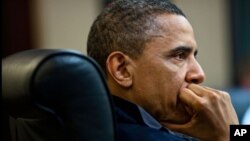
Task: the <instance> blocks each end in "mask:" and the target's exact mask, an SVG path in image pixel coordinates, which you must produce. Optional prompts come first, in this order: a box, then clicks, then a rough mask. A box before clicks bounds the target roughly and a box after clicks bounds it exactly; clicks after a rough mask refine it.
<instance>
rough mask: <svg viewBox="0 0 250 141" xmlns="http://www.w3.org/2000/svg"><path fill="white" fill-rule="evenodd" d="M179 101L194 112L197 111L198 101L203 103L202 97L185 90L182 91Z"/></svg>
mask: <svg viewBox="0 0 250 141" xmlns="http://www.w3.org/2000/svg"><path fill="white" fill-rule="evenodd" d="M179 99H180V101H181V102H183V103H184V104H186V105H187V106H189V107H190V108H192V109H193V110H195V111H196V110H197V109H198V107H197V104H196V103H198V101H201V97H199V96H197V95H196V94H195V93H194V92H193V91H191V90H189V89H187V88H183V89H181V91H180V95H179Z"/></svg>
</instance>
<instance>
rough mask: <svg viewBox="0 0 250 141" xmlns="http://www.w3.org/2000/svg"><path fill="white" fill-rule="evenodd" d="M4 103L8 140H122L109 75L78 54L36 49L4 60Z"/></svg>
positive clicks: (59, 50)
mask: <svg viewBox="0 0 250 141" xmlns="http://www.w3.org/2000/svg"><path fill="white" fill-rule="evenodd" d="M2 101H3V110H4V113H5V116H4V117H5V118H4V119H5V121H3V123H4V124H5V129H4V131H3V132H4V133H3V134H5V135H6V134H7V135H8V133H7V132H6V131H8V128H9V130H10V132H9V135H10V137H5V138H4V139H5V140H13V141H64V140H66V141H115V140H116V132H115V131H116V130H115V121H114V120H115V118H114V112H113V109H112V100H111V96H110V95H109V91H108V88H107V86H106V83H105V79H104V77H103V74H102V72H101V70H100V69H99V67H98V65H97V64H96V63H95V62H94V61H93V60H92V59H90V58H88V57H86V56H85V55H82V54H81V53H79V52H77V51H73V50H64V49H33V50H27V51H23V52H20V53H16V54H14V55H11V56H9V57H7V58H5V59H3V60H2ZM6 120H8V121H6Z"/></svg>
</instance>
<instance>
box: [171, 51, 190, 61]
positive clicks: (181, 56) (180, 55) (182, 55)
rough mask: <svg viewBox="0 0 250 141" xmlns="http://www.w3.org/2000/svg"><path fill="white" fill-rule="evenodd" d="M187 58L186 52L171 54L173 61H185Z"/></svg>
mask: <svg viewBox="0 0 250 141" xmlns="http://www.w3.org/2000/svg"><path fill="white" fill-rule="evenodd" d="M187 56H188V53H187V52H183V51H180V52H177V53H175V54H173V56H172V57H174V59H176V60H180V61H181V60H185V59H186V58H187Z"/></svg>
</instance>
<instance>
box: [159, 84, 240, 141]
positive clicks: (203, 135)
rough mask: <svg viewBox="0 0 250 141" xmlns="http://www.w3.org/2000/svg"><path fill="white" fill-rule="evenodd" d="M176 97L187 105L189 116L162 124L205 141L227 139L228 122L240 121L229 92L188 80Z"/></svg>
mask: <svg viewBox="0 0 250 141" xmlns="http://www.w3.org/2000/svg"><path fill="white" fill-rule="evenodd" d="M179 99H180V101H181V102H183V103H184V104H185V105H187V109H188V111H189V113H191V114H192V118H191V120H190V121H189V122H187V123H185V124H173V123H162V124H163V126H165V127H167V128H169V129H171V130H173V131H177V132H180V133H184V134H187V135H190V136H193V137H196V138H198V139H201V140H204V141H229V137H230V135H229V132H230V131H229V125H230V124H239V121H238V118H237V115H236V112H235V110H234V107H233V105H232V103H231V99H230V96H229V94H228V93H226V92H223V91H219V90H215V89H212V88H208V87H203V86H199V85H196V84H190V85H189V86H188V87H187V88H183V89H182V90H181V92H180V95H179ZM190 109H191V110H190Z"/></svg>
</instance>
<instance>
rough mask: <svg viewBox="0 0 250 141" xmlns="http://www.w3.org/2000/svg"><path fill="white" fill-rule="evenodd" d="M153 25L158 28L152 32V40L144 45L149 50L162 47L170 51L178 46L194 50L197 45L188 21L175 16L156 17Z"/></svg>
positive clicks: (163, 15)
mask: <svg viewBox="0 0 250 141" xmlns="http://www.w3.org/2000/svg"><path fill="white" fill-rule="evenodd" d="M154 22H155V24H157V27H158V28H159V29H158V30H157V31H156V32H152V33H151V35H152V40H151V41H150V42H149V43H147V44H146V48H149V49H151V47H152V46H153V47H154V48H157V47H161V48H162V46H164V47H165V48H166V47H167V48H166V49H172V48H175V47H178V46H188V47H191V48H193V49H194V50H196V48H197V45H196V41H195V38H194V32H193V29H192V26H191V24H190V23H189V22H188V20H187V19H186V18H185V17H183V16H181V15H175V14H162V15H158V16H157V17H156V18H155V20H154ZM146 48H145V49H146Z"/></svg>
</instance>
